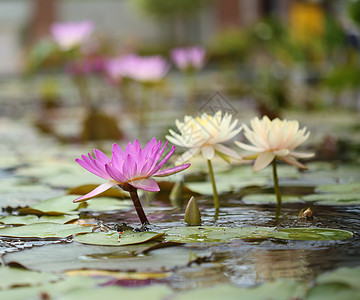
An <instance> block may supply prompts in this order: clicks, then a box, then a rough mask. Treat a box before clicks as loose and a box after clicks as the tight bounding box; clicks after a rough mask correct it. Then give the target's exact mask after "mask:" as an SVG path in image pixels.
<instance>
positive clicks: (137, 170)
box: [74, 138, 190, 202]
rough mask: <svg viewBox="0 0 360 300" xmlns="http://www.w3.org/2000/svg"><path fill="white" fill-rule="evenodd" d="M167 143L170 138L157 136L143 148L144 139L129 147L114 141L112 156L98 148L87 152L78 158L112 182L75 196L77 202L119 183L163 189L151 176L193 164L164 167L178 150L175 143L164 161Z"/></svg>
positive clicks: (131, 189) (132, 188)
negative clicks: (122, 146) (157, 139)
mask: <svg viewBox="0 0 360 300" xmlns="http://www.w3.org/2000/svg"><path fill="white" fill-rule="evenodd" d="M167 144H168V142H166V143H165V144H164V145H163V146H162V142H161V141H160V140H159V141H156V139H155V138H153V139H152V140H151V141H150V142H149V143H148V144H147V145H146V146H145V147H144V148H143V149H142V148H141V146H140V143H139V142H138V141H137V140H135V141H134V143H129V144H128V145H127V146H126V148H125V150H123V149H121V147H120V146H119V145H117V144H114V145H113V147H112V156H111V158H109V157H108V156H107V155H105V154H104V153H103V152H101V151H100V150H97V149H95V150H94V154H95V158H93V157H92V156H91V154H90V153H88V155H87V156H86V155H82V156H81V159H80V158H78V159H76V162H77V163H78V164H79V165H81V166H82V167H84V168H85V169H86V170H88V171H90V172H91V173H93V174H95V175H97V176H99V177H101V178H104V179H106V180H108V182H106V183H103V184H101V185H99V186H98V187H97V188H96V189H94V190H93V191H91V192H90V193H88V194H86V195H84V196H81V197H79V198H77V199H75V200H74V202H80V201H85V200H88V199H90V198H93V197H95V196H97V195H99V194H100V193H102V192H104V191H106V190H108V189H110V188H111V187H113V186H116V185H118V186H119V187H121V188H122V189H123V190H125V191H128V192H130V193H131V192H134V191H136V189H142V190H145V191H149V192H157V191H159V190H160V188H159V186H158V184H157V182H156V181H155V180H154V179H152V178H150V177H164V176H168V175H172V174H175V173H177V172H180V171H182V170H184V169H186V168H188V167H189V166H190V164H189V163H188V164H183V165H180V166H176V167H172V168H169V169H165V170H160V169H161V167H163V166H164V164H165V163H166V162H167V161H168V159H169V158H170V157H171V155H172V154H173V153H174V151H175V146H172V147H171V150H170V152H169V153H168V154H167V155H166V156H165V157H164V158H163V159H162V160H161V161H160V158H161V156H162V155H163V153H164V151H165V149H166V146H167ZM159 161H160V162H159Z"/></svg>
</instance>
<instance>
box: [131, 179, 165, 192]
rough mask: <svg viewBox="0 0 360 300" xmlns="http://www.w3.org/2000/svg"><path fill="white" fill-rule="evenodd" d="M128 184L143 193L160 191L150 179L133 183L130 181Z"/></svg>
mask: <svg viewBox="0 0 360 300" xmlns="http://www.w3.org/2000/svg"><path fill="white" fill-rule="evenodd" d="M129 184H131V185H132V186H133V187H136V188H138V189H142V190H145V191H149V192H158V191H160V188H159V186H158V184H157V182H156V181H155V180H154V179H152V178H146V179H138V180H133V181H130V182H129Z"/></svg>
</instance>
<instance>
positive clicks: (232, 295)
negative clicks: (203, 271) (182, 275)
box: [174, 280, 306, 300]
mask: <svg viewBox="0 0 360 300" xmlns="http://www.w3.org/2000/svg"><path fill="white" fill-rule="evenodd" d="M305 287H306V286H305V284H302V283H298V282H294V281H289V280H286V281H276V282H272V283H265V284H262V285H260V286H257V287H254V288H240V287H235V286H232V285H225V284H221V285H216V286H215V287H207V288H200V289H195V290H192V291H189V292H185V293H179V294H178V295H176V296H175V297H174V300H185V299H197V300H217V299H226V300H238V299H251V300H265V299H266V300H289V299H302V297H303V295H304V290H305Z"/></svg>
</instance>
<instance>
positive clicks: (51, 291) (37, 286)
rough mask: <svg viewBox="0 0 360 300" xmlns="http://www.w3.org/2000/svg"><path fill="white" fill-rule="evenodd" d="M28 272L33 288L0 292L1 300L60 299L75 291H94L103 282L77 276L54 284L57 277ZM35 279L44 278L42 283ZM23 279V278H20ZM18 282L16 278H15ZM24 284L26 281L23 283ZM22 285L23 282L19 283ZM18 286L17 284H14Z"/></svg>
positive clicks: (17, 288)
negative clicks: (53, 280)
mask: <svg viewBox="0 0 360 300" xmlns="http://www.w3.org/2000/svg"><path fill="white" fill-rule="evenodd" d="M27 272H28V281H29V283H31V285H32V286H30V287H16V288H12V289H10V290H4V291H0V299H4V300H5V299H11V300H24V299H42V298H43V297H44V295H47V296H48V297H49V299H55V298H56V299H60V298H62V296H64V295H66V294H67V293H70V292H71V291H74V290H79V289H92V288H98V287H97V286H96V284H98V283H102V281H103V280H101V281H99V280H95V279H93V278H89V277H84V276H76V277H70V278H64V279H63V280H58V281H56V282H53V283H49V281H50V280H51V279H52V278H56V276H57V275H54V274H49V273H35V272H30V271H27ZM33 274H35V276H34V278H35V279H36V277H37V276H38V275H36V274H41V275H39V279H40V278H41V277H44V280H43V281H42V282H40V281H39V282H32V276H33ZM20 279H21V277H20ZM15 281H16V278H15ZM23 282H24V281H23ZM19 283H20V285H21V283H22V281H19ZM14 285H16V283H15V284H14Z"/></svg>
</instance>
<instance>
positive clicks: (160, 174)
mask: <svg viewBox="0 0 360 300" xmlns="http://www.w3.org/2000/svg"><path fill="white" fill-rule="evenodd" d="M190 165H191V164H189V163H187V164H184V165H181V166H176V167H173V168H170V169H165V170H162V171H159V172H157V173H156V174H154V175H153V176H155V177H165V176H169V175H172V174H175V173H178V172H181V171H182V170H185V169H187V168H188V167H190Z"/></svg>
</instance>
